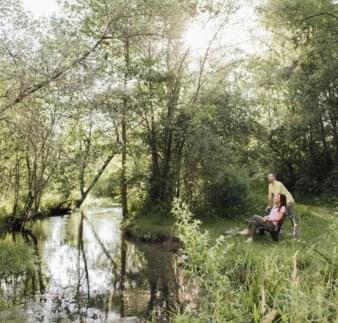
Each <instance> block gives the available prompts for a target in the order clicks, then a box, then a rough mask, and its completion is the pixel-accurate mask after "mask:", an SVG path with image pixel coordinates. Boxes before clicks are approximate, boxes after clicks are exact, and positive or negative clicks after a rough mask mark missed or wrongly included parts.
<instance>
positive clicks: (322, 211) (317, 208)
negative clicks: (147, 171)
mask: <svg viewBox="0 0 338 323" xmlns="http://www.w3.org/2000/svg"><path fill="white" fill-rule="evenodd" d="M310 203H311V204H310ZM321 204H322V205H321ZM337 205H338V203H336V202H333V201H325V202H322V203H321V202H320V201H311V202H310V201H307V202H306V204H305V203H303V204H297V208H296V210H297V214H298V216H299V221H300V229H299V230H300V240H301V241H303V242H304V241H307V242H315V241H316V240H318V237H319V236H320V235H321V233H322V232H323V229H325V228H327V227H328V226H330V224H331V223H332V221H333V220H334V221H335V220H336V218H337V219H338V213H336V212H338V208H337ZM248 219H249V218H248V217H238V218H219V217H208V218H198V220H199V221H201V224H200V228H201V231H202V232H204V231H206V230H207V231H208V232H209V235H210V237H211V239H212V240H215V239H216V238H218V237H219V236H220V235H226V232H227V231H229V230H232V229H234V231H236V229H239V228H244V227H245V226H246V225H247V222H246V221H247V220H248ZM128 230H129V231H130V233H131V234H132V235H133V236H134V237H135V238H138V239H145V240H156V239H157V238H159V237H161V236H175V235H177V231H176V228H175V218H174V217H173V216H172V215H171V214H168V215H164V214H162V215H156V214H149V215H147V216H142V217H138V218H135V219H134V220H133V222H132V224H131V225H130V226H129V227H128ZM291 232H292V227H291V223H290V221H286V222H285V224H284V226H283V231H282V234H281V243H289V242H290V239H289V238H288V237H289V234H291ZM234 239H236V238H235V237H234ZM240 239H242V238H240ZM257 239H258V240H259V243H264V242H265V241H266V242H267V243H269V241H270V240H269V239H268V238H267V237H263V238H262V237H258V238H257ZM292 241H293V240H292ZM293 243H294V241H293Z"/></svg>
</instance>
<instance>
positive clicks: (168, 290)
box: [2, 213, 184, 322]
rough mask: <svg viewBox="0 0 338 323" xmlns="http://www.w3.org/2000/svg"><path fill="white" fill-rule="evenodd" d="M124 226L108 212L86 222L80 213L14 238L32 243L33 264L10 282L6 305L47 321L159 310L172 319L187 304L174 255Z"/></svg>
mask: <svg viewBox="0 0 338 323" xmlns="http://www.w3.org/2000/svg"><path fill="white" fill-rule="evenodd" d="M88 217H89V216H88ZM48 223H49V224H48ZM119 223H120V218H118V217H116V218H115V219H114V218H113V219H112V218H111V215H110V214H109V213H108V214H107V215H100V216H96V215H95V213H92V214H90V217H89V219H88V218H87V217H86V215H84V214H82V215H81V214H79V213H78V214H74V215H73V218H72V219H71V218H68V217H67V218H64V219H61V218H57V219H49V220H46V222H42V221H41V223H37V228H35V227H34V226H33V231H27V232H25V233H24V234H23V236H22V235H20V234H17V235H15V236H14V238H15V239H16V240H19V239H21V240H22V239H24V240H26V241H27V243H29V244H31V245H32V246H34V250H35V265H36V266H35V269H34V271H33V272H32V273H28V274H24V275H21V276H20V277H17V278H16V279H15V280H14V279H12V280H11V279H7V283H6V286H5V287H6V289H7V290H8V292H7V296H6V297H7V299H8V301H6V303H7V304H8V305H11V304H23V303H25V304H26V305H25V306H24V307H23V306H22V305H19V306H18V307H17V308H18V310H19V311H21V314H20V315H25V311H27V310H32V311H33V312H34V319H35V318H37V319H44V320H47V321H48V320H49V321H51V320H52V321H53V320H66V321H67V320H70V321H72V320H76V321H79V322H81V321H86V320H87V319H88V318H94V317H96V319H98V320H101V321H104V320H107V321H109V320H111V319H112V318H114V319H116V318H117V317H118V316H121V317H130V316H134V317H135V316H138V317H145V316H147V317H148V318H151V315H154V321H156V322H167V321H168V320H169V313H170V312H171V311H177V310H179V309H180V307H181V305H180V304H181V303H183V302H184V301H182V302H180V299H179V296H182V295H179V294H181V291H182V289H181V287H182V286H180V288H179V285H180V284H178V279H180V281H182V280H181V278H182V275H181V273H182V272H181V271H178V270H177V266H176V261H175V256H174V255H173V254H172V253H171V252H170V251H169V250H168V249H167V248H165V247H162V246H160V245H156V244H147V243H141V242H135V241H130V240H126V238H125V236H124V234H123V233H122V232H121V231H120V230H119ZM35 233H36V237H37V238H36V237H35ZM111 233H112V234H111ZM7 238H8V239H13V237H12V236H11V235H7ZM37 240H38V241H39V248H38V244H37ZM3 282H4V281H2V284H3ZM181 285H182V283H181ZM17 317H19V314H18V316H17ZM20 317H21V316H20ZM23 317H24V316H23Z"/></svg>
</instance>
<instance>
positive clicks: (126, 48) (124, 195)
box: [121, 39, 130, 219]
mask: <svg viewBox="0 0 338 323" xmlns="http://www.w3.org/2000/svg"><path fill="white" fill-rule="evenodd" d="M124 63H125V71H124V77H123V90H124V95H123V103H122V120H121V128H122V131H121V137H122V165H121V203H122V216H123V218H124V219H127V218H128V184H127V111H128V93H127V91H128V76H129V75H128V74H129V68H130V67H129V65H130V57H129V39H126V40H125V42H124Z"/></svg>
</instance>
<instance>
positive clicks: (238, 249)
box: [173, 203, 338, 323]
mask: <svg viewBox="0 0 338 323" xmlns="http://www.w3.org/2000/svg"><path fill="white" fill-rule="evenodd" d="M298 211H299V213H301V215H302V222H301V228H302V233H301V239H302V240H296V241H295V240H293V239H291V238H289V237H288V236H287V235H286V234H285V236H284V238H283V239H282V241H280V242H278V243H273V242H271V241H270V240H269V238H268V237H263V239H261V240H258V241H256V242H254V243H252V244H247V243H245V242H244V239H243V238H242V237H224V236H220V237H219V238H218V239H217V240H216V242H214V240H213V239H211V238H210V235H209V233H208V232H204V233H202V232H201V229H200V223H199V222H198V221H197V220H194V219H193V217H192V216H191V214H190V212H189V210H188V209H187V207H186V206H185V205H179V203H176V205H175V207H174V209H173V213H174V214H175V216H176V218H177V229H178V234H179V237H180V239H181V240H182V241H183V243H184V252H185V253H186V254H187V255H188V260H187V261H186V263H185V265H184V266H185V267H186V270H187V271H188V272H189V273H190V275H191V277H192V279H194V280H195V281H196V283H197V284H198V285H199V288H200V290H201V295H200V299H199V304H197V305H198V306H196V309H195V310H194V311H189V312H188V311H187V312H185V313H183V314H179V315H177V316H176V317H175V322H266V323H267V322H335V321H337V320H338V314H337V301H338V294H337V269H338V268H337V261H338V257H337V253H336V244H337V242H338V237H337V233H336V232H337V228H338V223H337V220H336V219H335V217H334V215H332V213H330V211H329V210H327V209H323V210H320V211H321V212H319V213H320V214H317V215H315V214H313V213H311V209H309V208H307V207H305V206H303V207H300V208H298ZM315 211H316V210H315ZM317 211H318V210H317Z"/></svg>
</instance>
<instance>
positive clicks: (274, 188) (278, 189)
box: [268, 181, 295, 206]
mask: <svg viewBox="0 0 338 323" xmlns="http://www.w3.org/2000/svg"><path fill="white" fill-rule="evenodd" d="M277 194H284V195H285V196H286V203H287V204H289V203H294V202H295V200H294V198H293V196H292V194H291V193H290V192H289V191H288V190H287V188H286V187H285V186H284V184H283V183H282V182H279V181H274V182H273V183H270V184H269V195H268V199H269V203H270V205H271V206H272V205H273V199H274V198H275V196H276V195H277ZM271 203H272V204H271Z"/></svg>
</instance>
